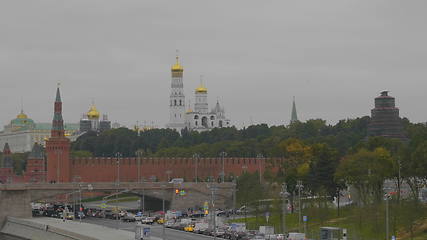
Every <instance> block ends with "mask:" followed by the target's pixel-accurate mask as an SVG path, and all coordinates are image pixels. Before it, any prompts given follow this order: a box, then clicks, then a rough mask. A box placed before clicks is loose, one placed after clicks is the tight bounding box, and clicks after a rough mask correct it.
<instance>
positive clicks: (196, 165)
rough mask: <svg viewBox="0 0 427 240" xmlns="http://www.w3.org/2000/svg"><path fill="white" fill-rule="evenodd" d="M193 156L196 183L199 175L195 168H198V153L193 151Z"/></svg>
mask: <svg viewBox="0 0 427 240" xmlns="http://www.w3.org/2000/svg"><path fill="white" fill-rule="evenodd" d="M193 158H194V161H195V167H194V176H195V178H196V180H195V181H196V183H198V182H199V180H198V178H199V176H198V175H197V174H198V173H197V168H198V164H199V158H200V155H199V154H198V153H195V154H193Z"/></svg>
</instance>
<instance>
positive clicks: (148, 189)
mask: <svg viewBox="0 0 427 240" xmlns="http://www.w3.org/2000/svg"><path fill="white" fill-rule="evenodd" d="M212 186H214V188H215V196H216V197H215V206H216V207H218V208H226V207H231V206H232V204H233V190H234V188H235V185H234V183H215V184H211V183H191V182H185V183H181V184H173V183H166V182H143V183H137V182H120V183H117V182H113V183H111V182H110V183H108V182H101V183H87V182H85V183H83V182H79V183H56V184H48V183H40V184H0V229H1V226H3V224H4V221H5V219H6V217H7V216H11V217H19V218H30V217H31V214H32V209H31V202H35V201H38V200H46V199H51V198H52V197H54V196H58V195H63V194H68V193H72V192H75V191H76V190H81V191H82V192H105V193H111V192H116V191H128V192H132V193H136V194H137V195H138V193H141V192H142V191H144V195H145V196H149V197H153V198H157V199H159V200H160V199H163V198H164V199H165V200H166V201H169V202H170V208H171V209H187V208H193V207H195V206H202V204H203V203H204V202H205V201H208V202H210V199H211V192H212V191H211V187H212ZM175 189H180V190H185V192H186V195H185V196H179V195H176V194H175Z"/></svg>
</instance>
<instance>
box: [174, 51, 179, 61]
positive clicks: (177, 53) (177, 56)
mask: <svg viewBox="0 0 427 240" xmlns="http://www.w3.org/2000/svg"><path fill="white" fill-rule="evenodd" d="M175 51H176V57H175V58H176V64H179V50H178V49H176V50H175Z"/></svg>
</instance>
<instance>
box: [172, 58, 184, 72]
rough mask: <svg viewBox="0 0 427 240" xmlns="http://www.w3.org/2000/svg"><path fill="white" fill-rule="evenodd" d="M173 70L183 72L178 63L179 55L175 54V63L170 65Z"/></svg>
mask: <svg viewBox="0 0 427 240" xmlns="http://www.w3.org/2000/svg"><path fill="white" fill-rule="evenodd" d="M172 71H173V72H183V71H184V68H183V67H182V66H181V64H179V57H178V56H176V63H175V64H174V65H173V66H172Z"/></svg>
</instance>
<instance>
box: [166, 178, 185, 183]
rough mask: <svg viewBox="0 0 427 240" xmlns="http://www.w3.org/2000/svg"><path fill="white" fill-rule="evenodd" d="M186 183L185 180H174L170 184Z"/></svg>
mask: <svg viewBox="0 0 427 240" xmlns="http://www.w3.org/2000/svg"><path fill="white" fill-rule="evenodd" d="M183 182H184V178H173V179H172V180H171V181H170V182H169V183H173V184H180V183H183Z"/></svg>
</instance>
